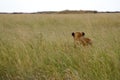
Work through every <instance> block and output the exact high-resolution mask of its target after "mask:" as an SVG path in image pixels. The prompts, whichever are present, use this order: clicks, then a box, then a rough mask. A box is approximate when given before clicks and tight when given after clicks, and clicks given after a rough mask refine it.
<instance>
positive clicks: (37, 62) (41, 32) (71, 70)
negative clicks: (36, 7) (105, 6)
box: [0, 13, 120, 80]
mask: <svg viewBox="0 0 120 80" xmlns="http://www.w3.org/2000/svg"><path fill="white" fill-rule="evenodd" d="M75 31H80V32H85V36H86V37H89V38H91V39H92V41H93V46H92V47H90V46H89V47H86V48H84V47H82V46H79V47H77V48H74V43H73V38H72V36H71V33H72V32H75ZM119 35H120V14H119V13H109V14H107V13H105V14H0V80H120V77H119V76H120V67H119V66H120V37H119Z"/></svg>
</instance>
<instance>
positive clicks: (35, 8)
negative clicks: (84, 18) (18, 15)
mask: <svg viewBox="0 0 120 80" xmlns="http://www.w3.org/2000/svg"><path fill="white" fill-rule="evenodd" d="M61 10H97V11H120V0H0V12H39V11H61Z"/></svg>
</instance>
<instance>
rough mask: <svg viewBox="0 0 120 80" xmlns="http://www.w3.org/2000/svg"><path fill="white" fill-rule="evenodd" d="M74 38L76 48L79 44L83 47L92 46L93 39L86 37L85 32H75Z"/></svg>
mask: <svg viewBox="0 0 120 80" xmlns="http://www.w3.org/2000/svg"><path fill="white" fill-rule="evenodd" d="M72 36H73V38H74V44H75V47H76V46H77V45H79V44H82V45H83V46H87V45H92V41H91V39H89V38H86V37H84V36H85V33H84V32H73V33H72Z"/></svg>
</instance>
